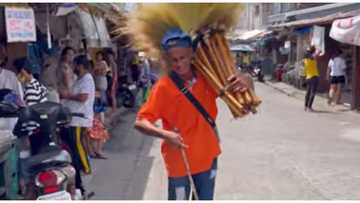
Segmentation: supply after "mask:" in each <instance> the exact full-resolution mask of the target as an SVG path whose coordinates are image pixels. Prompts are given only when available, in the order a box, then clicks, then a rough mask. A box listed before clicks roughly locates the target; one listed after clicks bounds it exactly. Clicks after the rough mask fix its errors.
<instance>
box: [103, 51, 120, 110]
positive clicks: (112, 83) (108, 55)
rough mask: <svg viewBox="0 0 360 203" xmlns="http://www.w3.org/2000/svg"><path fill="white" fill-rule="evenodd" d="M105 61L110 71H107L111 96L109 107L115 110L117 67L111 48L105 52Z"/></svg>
mask: <svg viewBox="0 0 360 203" xmlns="http://www.w3.org/2000/svg"><path fill="white" fill-rule="evenodd" d="M105 61H106V62H107V64H108V65H109V66H110V71H108V75H109V76H110V77H109V81H108V84H109V87H108V92H109V95H110V98H111V100H110V101H111V107H112V111H111V112H115V111H116V108H117V107H116V90H117V85H118V68H117V64H116V61H115V53H114V52H113V50H111V49H109V50H107V51H106V52H105Z"/></svg>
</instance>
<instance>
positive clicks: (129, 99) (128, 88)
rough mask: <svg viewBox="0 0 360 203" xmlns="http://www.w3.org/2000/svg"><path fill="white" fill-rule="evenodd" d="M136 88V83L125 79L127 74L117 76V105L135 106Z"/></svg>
mask: <svg viewBox="0 0 360 203" xmlns="http://www.w3.org/2000/svg"><path fill="white" fill-rule="evenodd" d="M136 90H137V85H136V84H130V83H128V81H127V76H123V77H121V78H119V87H118V90H117V93H116V101H117V105H118V106H119V107H120V106H124V107H125V108H133V107H134V106H135V102H136V97H135V92H136Z"/></svg>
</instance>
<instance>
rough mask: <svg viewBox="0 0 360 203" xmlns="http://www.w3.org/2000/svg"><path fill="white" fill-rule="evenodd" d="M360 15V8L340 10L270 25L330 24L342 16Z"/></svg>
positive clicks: (272, 27)
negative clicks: (348, 10)
mask: <svg viewBox="0 0 360 203" xmlns="http://www.w3.org/2000/svg"><path fill="white" fill-rule="evenodd" d="M357 15H360V10H355V11H350V12H346V13H343V12H338V13H335V14H332V15H328V16H324V17H319V18H313V19H306V20H297V21H293V22H288V23H282V24H278V25H272V26H270V28H271V29H276V28H282V27H305V26H311V25H323V24H329V23H331V22H333V21H334V20H336V19H341V18H348V17H352V16H357Z"/></svg>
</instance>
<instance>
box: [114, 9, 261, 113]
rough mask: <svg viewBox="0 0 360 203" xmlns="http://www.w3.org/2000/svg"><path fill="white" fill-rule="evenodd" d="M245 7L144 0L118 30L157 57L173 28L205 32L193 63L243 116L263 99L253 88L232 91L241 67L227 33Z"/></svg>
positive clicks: (233, 109)
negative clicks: (232, 79) (148, 1)
mask: <svg viewBox="0 0 360 203" xmlns="http://www.w3.org/2000/svg"><path fill="white" fill-rule="evenodd" d="M241 9H242V5H241V4H234V3H231V4H229V3H152V4H141V6H139V7H138V9H137V10H135V11H134V12H133V13H131V14H130V15H129V16H128V17H127V18H128V20H127V22H126V26H125V27H121V28H118V29H117V31H119V32H122V33H124V34H127V35H130V36H131V40H132V45H133V46H134V47H135V48H137V49H139V50H142V51H145V52H147V55H148V56H151V57H155V58H161V54H162V53H161V51H160V50H161V48H160V45H161V39H162V37H163V35H164V34H165V32H166V31H168V30H169V29H171V28H180V29H181V30H183V31H184V32H187V33H189V34H190V35H192V36H194V35H196V34H198V32H201V33H203V34H205V37H204V39H203V40H202V41H200V43H199V46H198V47H197V50H196V53H195V60H194V62H193V65H194V67H195V68H196V69H197V70H199V71H200V73H201V74H202V75H203V76H204V77H205V78H206V80H207V81H208V82H209V84H210V85H211V86H212V87H213V88H214V90H215V91H216V92H217V93H218V94H219V95H220V97H221V98H222V99H223V100H224V101H225V102H226V104H227V105H228V107H229V109H230V111H231V113H232V114H233V117H234V118H239V117H243V116H245V115H246V114H248V113H249V112H253V113H255V112H256V107H257V106H258V105H259V104H260V103H261V100H260V99H259V98H258V97H257V96H256V95H255V93H254V91H253V90H251V89H248V90H247V91H245V92H243V93H236V94H232V93H230V92H229V91H228V86H229V82H228V78H229V77H230V76H232V75H234V74H236V72H237V70H236V66H235V64H234V59H233V58H232V56H231V54H230V49H229V45H228V43H227V41H226V39H225V37H224V34H225V32H227V31H229V30H230V29H231V28H232V27H233V26H234V25H236V24H237V21H238V20H239V17H240V14H241ZM208 31H210V32H208Z"/></svg>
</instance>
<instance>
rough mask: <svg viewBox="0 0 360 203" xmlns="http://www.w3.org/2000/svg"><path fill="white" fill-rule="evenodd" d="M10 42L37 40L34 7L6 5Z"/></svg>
mask: <svg viewBox="0 0 360 203" xmlns="http://www.w3.org/2000/svg"><path fill="white" fill-rule="evenodd" d="M5 21H6V36H7V41H8V42H33V41H36V26H35V16H34V11H33V9H32V8H21V7H5Z"/></svg>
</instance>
